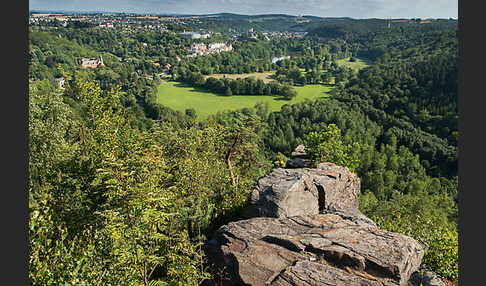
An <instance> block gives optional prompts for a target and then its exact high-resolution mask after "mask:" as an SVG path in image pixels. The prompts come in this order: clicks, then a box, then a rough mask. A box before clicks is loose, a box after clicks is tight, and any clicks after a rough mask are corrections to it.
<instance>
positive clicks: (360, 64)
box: [336, 57, 373, 71]
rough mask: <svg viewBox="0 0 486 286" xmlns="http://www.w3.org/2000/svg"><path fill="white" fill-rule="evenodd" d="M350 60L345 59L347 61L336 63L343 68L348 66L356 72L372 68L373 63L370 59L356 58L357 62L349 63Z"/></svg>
mask: <svg viewBox="0 0 486 286" xmlns="http://www.w3.org/2000/svg"><path fill="white" fill-rule="evenodd" d="M349 59H350V58H345V59H342V60H337V61H336V63H337V64H338V65H342V66H346V67H350V68H352V69H354V70H356V71H357V70H360V69H362V68H365V67H368V66H370V65H371V64H372V63H373V61H372V60H370V59H367V58H363V57H361V58H356V61H355V62H350V61H349Z"/></svg>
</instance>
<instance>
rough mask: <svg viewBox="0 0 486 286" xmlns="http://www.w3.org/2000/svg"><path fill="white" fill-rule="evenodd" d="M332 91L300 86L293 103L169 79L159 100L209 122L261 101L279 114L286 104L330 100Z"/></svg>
mask: <svg viewBox="0 0 486 286" xmlns="http://www.w3.org/2000/svg"><path fill="white" fill-rule="evenodd" d="M332 88H333V86H332V85H321V84H317V85H306V86H296V87H295V89H296V90H297V97H296V98H294V99H293V100H292V101H287V100H283V99H281V98H278V97H275V96H258V95H254V96H253V95H234V96H224V95H218V94H215V93H212V92H208V91H205V90H204V89H200V88H194V87H191V86H189V85H187V84H185V83H181V82H176V81H172V80H168V81H164V82H163V83H162V84H161V85H160V86H159V89H158V90H159V91H158V100H159V102H160V103H161V104H163V105H165V106H168V107H170V108H172V109H175V110H180V111H182V112H184V111H185V110H186V109H188V108H194V110H196V114H197V116H198V118H200V119H206V118H207V117H208V116H209V115H211V114H215V113H217V112H218V111H222V110H228V109H229V110H235V109H240V108H243V107H253V106H255V104H256V103H257V102H268V106H269V109H270V111H279V110H280V107H282V105H284V104H288V103H290V104H293V103H296V102H301V101H304V100H305V98H309V99H311V100H314V99H316V98H325V97H329V95H330V91H331V89H332Z"/></svg>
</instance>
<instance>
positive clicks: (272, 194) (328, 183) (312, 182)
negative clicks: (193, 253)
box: [244, 163, 360, 218]
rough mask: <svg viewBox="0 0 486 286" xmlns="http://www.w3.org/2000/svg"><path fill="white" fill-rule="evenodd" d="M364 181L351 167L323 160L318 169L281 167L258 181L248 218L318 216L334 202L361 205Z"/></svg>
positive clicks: (249, 205) (252, 196) (250, 203)
mask: <svg viewBox="0 0 486 286" xmlns="http://www.w3.org/2000/svg"><path fill="white" fill-rule="evenodd" d="M359 192H360V180H359V178H358V176H356V175H355V174H354V173H352V172H350V171H349V169H348V168H347V167H341V166H338V165H335V164H332V163H321V164H319V165H317V168H299V169H283V168H278V169H275V170H273V171H272V172H271V173H269V174H267V175H266V176H265V177H263V178H261V179H260V180H259V181H258V184H257V186H256V187H255V188H254V189H253V190H252V193H251V195H250V198H249V199H248V203H247V206H246V207H245V211H244V214H245V217H246V218H251V217H274V218H280V217H291V216H296V215H315V214H318V213H319V212H320V211H322V210H324V209H325V208H327V207H328V206H329V204H331V203H340V204H342V205H345V206H348V207H353V208H358V194H359Z"/></svg>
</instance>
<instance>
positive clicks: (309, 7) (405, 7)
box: [29, 0, 458, 19]
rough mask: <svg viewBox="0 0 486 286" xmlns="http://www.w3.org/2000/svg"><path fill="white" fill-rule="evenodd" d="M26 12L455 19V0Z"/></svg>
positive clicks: (43, 2)
mask: <svg viewBox="0 0 486 286" xmlns="http://www.w3.org/2000/svg"><path fill="white" fill-rule="evenodd" d="M29 10H48V11H79V12H90V11H104V12H124V13H138V14H144V13H146V14H196V15H202V14H215V13H224V12H227V13H236V14H247V15H259V14H288V15H295V16H297V15H312V16H320V17H351V18H355V19H363V18H386V19H387V18H392V19H395V18H406V19H410V18H422V19H426V18H447V19H448V18H454V19H457V18H458V0H29Z"/></svg>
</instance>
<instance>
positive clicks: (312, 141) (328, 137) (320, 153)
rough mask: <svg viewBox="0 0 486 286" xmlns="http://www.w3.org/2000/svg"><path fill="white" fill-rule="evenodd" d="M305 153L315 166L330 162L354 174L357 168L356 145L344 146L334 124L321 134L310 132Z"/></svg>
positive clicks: (357, 145) (357, 149)
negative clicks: (346, 168)
mask: <svg viewBox="0 0 486 286" xmlns="http://www.w3.org/2000/svg"><path fill="white" fill-rule="evenodd" d="M305 146H306V151H307V153H308V154H309V156H310V158H311V159H312V160H313V161H314V163H315V164H318V163H320V162H331V163H334V164H337V165H340V166H346V167H348V168H349V170H350V171H351V172H354V170H355V169H356V167H357V166H358V163H359V160H358V152H359V149H360V146H359V144H358V143H356V142H355V143H354V144H348V145H344V144H343V142H342V141H341V130H340V129H339V128H338V127H337V125H336V124H329V125H328V126H327V129H325V130H323V131H321V132H319V133H318V132H311V133H309V134H308V135H307V139H306V143H305Z"/></svg>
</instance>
